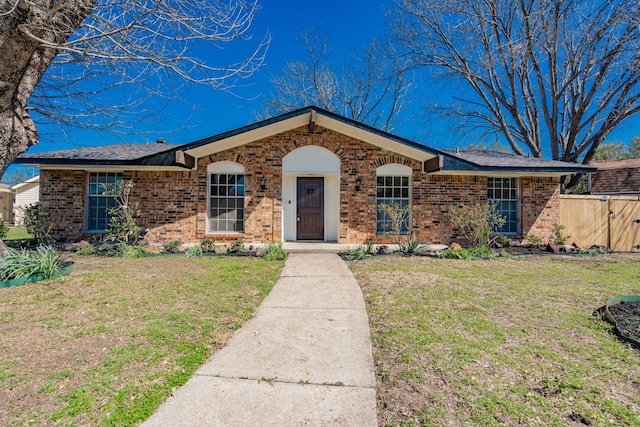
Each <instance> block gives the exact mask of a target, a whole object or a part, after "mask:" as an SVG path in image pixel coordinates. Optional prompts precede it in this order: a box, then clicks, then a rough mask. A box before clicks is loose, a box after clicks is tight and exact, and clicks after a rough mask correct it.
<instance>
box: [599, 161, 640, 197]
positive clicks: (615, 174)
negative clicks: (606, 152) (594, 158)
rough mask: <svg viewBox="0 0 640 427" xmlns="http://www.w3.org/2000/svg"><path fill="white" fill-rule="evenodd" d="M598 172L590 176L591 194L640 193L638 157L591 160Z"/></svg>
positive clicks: (639, 162)
mask: <svg viewBox="0 0 640 427" xmlns="http://www.w3.org/2000/svg"><path fill="white" fill-rule="evenodd" d="M591 166H593V167H596V168H598V173H595V174H593V175H591V176H590V180H589V191H590V192H591V193H592V194H640V158H637V159H626V160H608V161H604V162H592V163H591Z"/></svg>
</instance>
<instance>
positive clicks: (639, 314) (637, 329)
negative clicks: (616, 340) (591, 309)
mask: <svg viewBox="0 0 640 427" xmlns="http://www.w3.org/2000/svg"><path fill="white" fill-rule="evenodd" d="M609 313H610V314H611V316H613V318H614V319H615V321H616V326H617V328H618V331H620V334H621V335H623V336H624V337H625V338H627V339H631V340H634V341H636V342H640V301H634V302H625V301H623V302H621V303H619V304H615V305H612V306H609Z"/></svg>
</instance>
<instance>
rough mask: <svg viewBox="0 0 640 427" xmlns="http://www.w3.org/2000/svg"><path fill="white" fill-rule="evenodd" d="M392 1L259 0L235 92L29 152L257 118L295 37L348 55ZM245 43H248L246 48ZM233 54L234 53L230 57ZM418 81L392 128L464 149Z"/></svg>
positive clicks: (195, 98) (63, 135)
mask: <svg viewBox="0 0 640 427" xmlns="http://www.w3.org/2000/svg"><path fill="white" fill-rule="evenodd" d="M392 7H393V3H392V1H391V0H380V1H377V2H375V1H364V0H348V1H345V0H326V1H324V2H320V3H318V2H300V1H293V0H262V1H261V10H260V11H259V13H258V14H257V16H256V19H255V22H254V24H253V26H252V29H251V31H250V32H251V34H252V36H253V41H252V42H249V43H244V44H243V46H244V47H245V48H251V46H255V45H257V43H258V41H259V40H260V39H261V38H262V37H263V36H264V34H265V33H267V32H269V33H270V34H271V36H272V41H271V45H270V47H269V50H268V52H267V57H266V60H265V64H264V66H263V68H262V69H260V70H259V71H258V72H257V73H256V74H255V75H254V76H253V77H252V78H251V79H250V80H249V81H243V82H242V83H243V84H245V85H246V86H245V87H241V88H238V89H236V91H235V92H236V94H237V96H234V95H231V94H228V93H220V92H216V91H214V90H211V89H208V88H206V87H202V86H195V87H192V88H191V89H190V90H189V91H188V92H187V93H186V96H185V98H184V99H181V100H176V101H174V102H172V103H171V104H170V105H169V106H168V108H166V109H165V110H164V111H162V112H160V113H159V114H158V115H157V116H154V117H151V118H150V120H148V121H146V122H137V123H135V124H134V128H133V130H132V132H130V133H129V134H125V135H117V134H113V133H110V132H105V131H82V130H77V129H71V128H64V127H60V126H56V127H50V126H42V125H39V126H38V128H39V130H40V133H41V137H40V142H39V144H38V145H36V146H34V147H32V148H31V149H30V150H29V151H30V152H41V151H51V150H60V149H67V148H75V147H78V146H90V145H103V144H112V143H122V142H139V143H145V142H154V141H155V140H156V139H157V138H163V139H165V140H166V141H167V142H169V143H172V144H183V143H188V142H191V141H194V140H197V139H200V138H203V137H207V136H210V135H215V134H218V133H220V132H224V131H227V130H231V129H235V128H238V127H241V126H244V125H247V124H249V123H252V122H254V121H256V111H257V110H258V109H259V108H260V106H261V105H262V103H263V100H264V96H265V94H267V93H269V91H270V90H271V87H270V84H269V77H270V76H271V75H272V74H279V73H280V72H281V71H282V69H283V68H284V66H285V65H286V63H287V62H288V61H292V60H297V59H304V58H305V49H304V47H303V46H302V44H301V43H300V42H299V39H300V34H301V33H302V32H303V31H306V30H309V29H312V28H315V29H321V30H323V31H324V32H325V33H326V34H328V35H329V37H330V41H331V44H332V51H331V58H332V59H333V60H336V61H341V60H346V59H347V58H348V57H349V55H351V54H353V53H356V52H359V51H361V50H362V49H363V48H364V47H365V46H366V45H367V44H368V43H369V42H370V41H371V40H372V39H373V38H374V37H376V36H382V35H383V34H384V33H385V32H386V31H387V30H386V23H385V14H386V13H387V12H388V11H389V10H390V9H391V8H392ZM248 51H249V49H247V52H248ZM236 53H237V52H235V51H234V53H233V54H234V55H235V54H236ZM416 83H418V84H417V86H418V89H419V90H420V97H419V98H420V99H421V100H422V101H421V100H416V101H414V102H413V103H412V104H411V105H410V106H409V110H410V111H409V112H410V114H409V116H410V117H415V118H416V120H412V121H411V122H408V121H407V122H405V123H404V124H403V125H402V126H401V127H400V128H398V129H397V130H396V131H395V133H397V134H398V135H401V136H404V137H407V138H410V139H415V140H416V141H417V142H422V143H425V144H427V145H431V146H434V147H439V148H456V147H464V146H466V145H468V144H466V143H464V142H462V141H461V140H460V137H459V136H458V135H455V134H453V133H452V132H451V131H450V126H448V125H447V123H446V122H439V121H436V120H432V121H430V122H429V121H426V120H425V119H424V116H423V112H424V106H423V105H422V102H423V101H424V100H428V99H430V98H431V97H434V96H439V97H441V99H444V100H446V99H447V97H448V96H449V95H447V92H446V90H443V88H439V87H437V86H435V85H434V83H432V82H430V81H428V80H427V79H425V78H423V79H422V81H418V82H416ZM635 135H640V117H639V118H635V119H634V118H632V119H631V120H630V121H627V123H626V124H625V125H623V127H621V128H619V129H618V130H617V131H616V132H615V133H614V134H613V135H612V136H611V137H610V138H609V141H623V142H628V141H629V139H630V137H631V136H635Z"/></svg>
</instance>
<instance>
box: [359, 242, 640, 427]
mask: <svg viewBox="0 0 640 427" xmlns="http://www.w3.org/2000/svg"><path fill="white" fill-rule="evenodd" d="M639 261H640V256H637V255H615V256H603V257H593V258H576V257H574V258H570V257H564V258H552V257H540V258H526V259H517V260H512V259H496V260H492V261H456V260H440V259H432V258H415V257H414V258H398V257H374V258H371V259H368V260H366V261H356V262H353V263H351V264H350V266H351V267H352V270H353V272H354V274H355V276H356V278H357V279H358V282H359V283H360V285H361V287H362V289H363V292H364V295H365V300H366V302H367V306H368V312H369V317H370V323H371V328H372V338H373V345H374V358H375V362H376V371H377V379H378V414H379V424H380V425H390V426H391V425H402V426H405V425H407V426H408V425H415V426H418V425H421V426H429V425H454V426H463V425H464V426H466V425H468V426H472V425H473V426H476V425H505V426H511V425H527V426H529V425H541V426H542V425H545V426H546V425H627V426H632V425H640V415H639V414H640V352H639V351H638V350H636V349H632V348H630V346H629V345H627V344H626V343H624V342H622V341H620V339H619V338H617V337H616V336H615V335H614V334H612V327H611V325H609V324H608V323H606V322H604V321H602V320H601V319H600V318H598V317H597V316H593V315H592V313H593V311H594V310H595V309H597V308H598V307H600V306H602V305H603V304H604V303H605V301H606V300H607V299H608V298H610V297H611V296H614V295H625V294H640V262H639Z"/></svg>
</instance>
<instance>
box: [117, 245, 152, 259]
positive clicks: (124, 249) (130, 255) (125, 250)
mask: <svg viewBox="0 0 640 427" xmlns="http://www.w3.org/2000/svg"><path fill="white" fill-rule="evenodd" d="M120 253H121V254H122V258H126V259H134V258H141V257H142V256H143V255H145V254H148V253H150V252H149V249H147V248H143V247H142V246H135V245H127V244H123V245H120Z"/></svg>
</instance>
